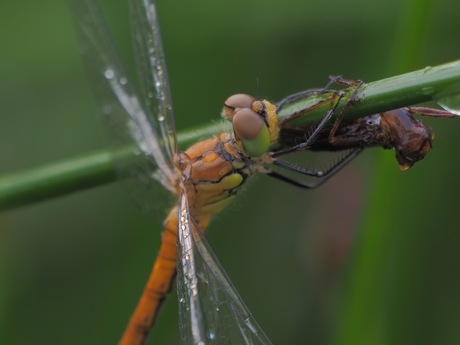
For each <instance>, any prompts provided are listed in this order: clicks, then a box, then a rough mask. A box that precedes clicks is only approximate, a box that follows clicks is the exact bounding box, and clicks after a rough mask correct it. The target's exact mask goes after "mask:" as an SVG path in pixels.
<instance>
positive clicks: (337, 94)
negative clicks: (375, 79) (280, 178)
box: [272, 91, 345, 158]
mask: <svg viewBox="0 0 460 345" xmlns="http://www.w3.org/2000/svg"><path fill="white" fill-rule="evenodd" d="M344 95H345V94H344V93H343V92H342V91H334V93H333V94H332V96H331V97H330V98H329V99H327V100H325V101H323V102H320V103H318V104H321V106H323V105H324V104H325V103H329V102H330V103H331V108H330V109H329V110H328V111H327V112H326V114H325V115H324V116H323V118H322V119H321V121H320V122H319V123H318V124H317V125H316V126H315V128H314V130H313V131H312V132H311V133H310V135H309V136H308V138H306V140H305V141H304V142H302V143H300V144H297V145H294V146H292V147H290V148H288V149H284V150H280V151H277V152H274V153H272V157H273V158H276V157H281V156H284V155H287V154H289V153H292V152H296V151H304V150H306V149H308V148H309V147H310V146H311V144H312V143H313V142H314V141H315V140H316V138H317V137H318V135H319V134H320V133H321V131H322V130H323V128H324V126H326V124H327V123H328V121H329V120H330V119H331V117H332V115H333V114H334V112H335V110H336V109H337V106H338V105H339V103H340V100H341V99H342V98H343V97H344ZM311 110H312V108H308V109H307V110H306V112H309V111H311Z"/></svg>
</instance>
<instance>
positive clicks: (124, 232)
mask: <svg viewBox="0 0 460 345" xmlns="http://www.w3.org/2000/svg"><path fill="white" fill-rule="evenodd" d="M112 3H114V2H110V1H106V2H105V4H104V5H105V6H104V9H105V10H106V12H107V14H108V21H109V24H110V26H111V28H112V29H113V32H114V34H115V36H116V37H117V38H118V39H119V43H120V44H119V46H120V48H121V51H122V54H123V56H124V57H125V58H126V59H127V60H128V61H131V57H130V55H129V50H130V42H129V36H130V32H129V27H128V21H127V8H128V7H127V4H124V3H122V4H117V5H116V7H115V5H114V4H112ZM65 5H66V3H65V2H61V1H52V0H44V1H39V2H30V3H28V4H24V3H20V2H13V1H9V2H5V1H4V2H2V3H0V13H2V14H3V16H2V21H1V24H0V28H1V30H0V42H1V44H2V49H1V51H2V53H1V54H0V71H1V73H0V75H1V78H0V107H1V115H0V173H10V172H13V171H16V170H22V169H28V168H31V167H35V166H37V165H39V164H43V163H48V162H53V161H56V160H59V159H63V158H68V157H71V156H73V155H76V154H80V153H84V152H87V151H91V150H93V149H96V148H100V147H102V146H103V145H104V141H103V140H102V139H101V138H102V136H101V134H100V132H101V130H100V128H99V122H98V117H97V115H98V111H97V108H96V106H95V105H94V102H93V99H92V96H91V90H90V89H89V88H88V86H87V83H86V79H85V75H84V70H83V67H82V63H81V59H80V57H79V56H78V48H77V42H76V37H75V34H74V32H73V27H72V22H71V17H70V14H69V12H68V8H67V7H66V6H65ZM157 5H158V11H159V16H160V22H161V29H162V34H163V43H164V46H165V50H166V59H167V64H168V68H169V75H170V79H171V85H172V93H173V101H174V105H175V112H176V124H177V127H178V128H179V130H180V129H186V128H190V127H192V126H196V125H200V124H203V123H207V122H209V121H212V120H213V119H215V118H216V117H217V116H218V114H219V112H220V108H221V105H222V102H223V100H224V99H225V98H226V97H227V96H228V95H230V94H232V93H236V92H247V93H252V94H255V95H257V96H259V97H267V98H269V99H271V100H275V101H276V100H279V99H281V98H282V97H284V96H286V95H288V94H291V93H293V92H297V91H300V90H302V89H306V88H311V87H319V86H322V85H324V84H325V83H326V82H327V76H328V75H337V74H342V75H343V76H344V77H346V78H350V79H362V80H367V81H371V80H377V79H381V78H384V77H388V76H391V75H392V74H394V73H400V72H404V71H408V70H391V69H390V66H391V65H393V66H394V65H395V64H394V61H395V60H398V56H401V59H402V58H404V57H405V56H406V55H407V54H410V52H409V49H408V50H407V51H406V49H405V48H406V46H405V45H404V44H399V46H398V48H397V49H396V50H395V48H394V47H395V40H397V39H398V37H399V36H401V35H403V33H402V32H400V31H399V32H398V30H402V29H400V28H404V26H403V25H400V24H398V23H401V21H402V20H404V18H403V17H402V15H403V13H404V12H403V11H402V9H401V8H402V7H401V6H402V5H401V2H400V1H396V0H392V1H386V2H383V1H381V2H378V3H375V2H369V1H363V0H349V1H339V0H332V1H327V2H326V1H323V2H314V1H284V2H281V1H270V0H268V1H267V0H265V1H241V0H235V1H231V2H230V1H228V2H221V1H215V2H211V1H193V2H184V1H162V0H159V1H158V4H157ZM431 7H432V8H431V9H430V13H431V15H430V18H429V20H426V23H425V26H424V27H425V35H424V37H425V38H424V41H423V42H422V43H421V46H420V51H419V53H418V54H416V58H414V59H413V62H412V65H411V66H410V67H407V68H408V69H410V70H412V69H418V68H422V67H425V65H436V64H439V63H443V62H447V61H450V60H454V59H458V58H459V56H460V45H459V44H458V32H459V29H460V24H459V23H458V18H457V17H458V13H459V9H460V5H459V3H458V1H454V0H445V1H442V2H434V1H433V4H432V6H431ZM411 15H414V16H415V15H417V14H416V13H413V14H411ZM406 29H407V28H406ZM409 43H410V42H407V47H409V46H410V44H409ZM411 49H412V48H411ZM130 71H133V68H132V66H131V67H130ZM429 122H430V124H431V125H432V127H433V128H434V129H435V131H436V134H437V137H436V140H435V143H434V146H435V148H434V149H433V152H432V153H430V154H429V155H428V156H427V158H426V159H425V160H424V161H423V162H420V163H419V164H417V165H416V166H415V167H414V168H413V169H411V170H410V171H407V172H400V171H399V170H398V167H397V164H396V161H395V160H394V158H393V153H392V152H382V151H381V150H377V149H374V150H368V151H367V152H366V153H364V154H363V155H362V157H360V158H359V159H357V160H356V161H355V162H353V164H351V165H350V166H349V167H347V168H346V169H345V170H344V171H343V172H341V173H340V174H338V175H337V176H336V177H334V179H332V180H331V181H330V182H328V183H327V184H326V185H325V186H323V187H322V188H321V189H319V190H316V191H303V190H297V189H295V188H294V187H291V186H287V185H285V184H282V183H281V182H278V181H274V180H270V179H269V178H267V177H260V178H258V179H257V180H256V181H255V182H253V183H252V184H250V185H249V186H248V188H247V190H246V191H245V192H244V193H242V195H241V196H240V197H239V198H238V200H237V201H235V202H234V203H233V204H232V205H231V206H230V207H229V209H228V210H225V211H224V212H223V214H221V215H219V216H218V217H216V219H215V221H214V222H213V224H212V226H211V228H210V230H209V233H208V235H209V236H208V238H209V241H210V242H211V244H212V246H213V248H215V251H216V253H217V255H218V256H219V258H220V259H221V261H222V264H223V266H224V267H225V268H226V269H227V271H228V273H229V275H230V277H232V279H233V281H234V283H235V285H236V286H237V288H238V289H239V291H240V292H241V295H242V296H243V297H244V299H245V300H246V302H247V304H248V306H249V307H250V308H251V310H252V311H253V313H254V315H255V316H256V318H257V319H258V320H259V322H260V324H261V325H262V327H264V329H266V331H267V333H268V335H269V336H270V337H271V338H272V340H273V342H274V343H275V344H308V343H311V344H331V343H333V342H335V343H337V344H391V345H394V344H409V343H411V344H413V343H417V344H455V343H458V341H459V339H460V331H459V329H458V324H459V321H460V320H459V319H460V312H459V310H460V297H459V296H460V294H459V293H458V291H460V277H459V274H458V270H457V266H458V264H457V263H458V262H460V255H459V254H458V253H460V251H459V250H458V248H459V247H460V233H459V231H458V228H459V226H458V225H457V222H458V220H457V217H456V216H457V215H456V212H457V209H458V205H459V203H458V195H459V194H460V182H459V181H458V178H457V177H458V176H459V172H460V165H459V164H458V163H457V159H456V157H457V156H458V154H457V147H458V145H457V141H456V138H457V137H458V136H456V135H455V133H457V132H458V130H459V129H460V122H457V121H455V120H434V121H429ZM376 157H383V159H382V160H381V161H379V162H377V159H376ZM158 203H160V204H161V205H162V207H163V208H164V209H166V208H167V206H168V205H166V204H165V203H164V201H162V200H158ZM375 210H381V211H382V212H380V213H378V212H377V213H376V212H375ZM161 221H162V219H161V218H157V219H154V220H153V221H152V220H150V219H147V218H146V217H145V216H143V215H141V214H139V213H138V212H137V210H136V209H135V208H134V206H132V204H131V202H130V200H127V199H126V198H125V194H124V191H123V190H121V189H120V188H119V187H117V186H115V185H111V186H106V187H100V188H96V189H94V190H90V191H85V192H81V193H77V194H74V195H70V196H67V197H63V198H59V199H55V200H50V201H47V202H43V203H40V204H37V205H32V206H28V207H25V208H22V209H17V210H14V211H9V212H7V213H4V214H2V215H0V343H1V344H114V343H116V341H117V340H118V338H119V336H120V335H121V333H122V331H123V328H124V326H125V324H126V322H127V320H128V318H129V315H130V313H131V311H132V309H133V308H134V305H135V303H136V302H137V298H138V296H139V295H140V293H141V291H142V289H143V285H144V282H145V280H146V278H147V275H148V273H149V271H150V266H151V264H152V262H153V259H154V256H155V254H156V251H157V249H158V246H159V239H160V233H161ZM363 224H364V226H363V227H362V229H361V230H360V232H359V233H357V232H356V231H357V229H359V228H360V225H361V226H362V225H363ZM382 230H385V231H382ZM175 299H176V297H175V295H174V294H173V295H172V296H171V298H169V299H168V301H167V303H166V305H165V307H164V309H163V311H162V315H161V316H160V318H159V321H158V323H157V325H156V327H155V330H154V331H153V332H152V335H151V337H150V340H149V343H150V344H154V343H155V344H177V343H178V337H177V334H178V327H177V306H176V300H175Z"/></svg>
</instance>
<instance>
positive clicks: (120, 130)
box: [71, 0, 351, 345]
mask: <svg viewBox="0 0 460 345" xmlns="http://www.w3.org/2000/svg"><path fill="white" fill-rule="evenodd" d="M71 6H72V12H73V14H74V16H75V19H76V22H77V27H78V32H79V36H80V41H81V45H82V51H83V56H84V58H85V60H86V63H87V67H88V71H89V75H90V78H91V79H92V84H93V86H94V89H95V93H96V96H97V98H98V100H99V102H100V104H101V109H102V114H103V118H104V120H105V122H106V123H107V126H108V127H110V131H111V133H114V136H115V137H117V139H118V140H120V142H122V143H123V145H124V144H125V143H127V142H129V143H130V144H131V146H129V147H131V148H132V150H133V152H132V157H134V160H135V162H133V161H130V162H128V163H126V162H124V163H126V164H124V163H122V164H121V166H120V170H121V171H122V174H123V173H127V174H128V175H134V176H135V177H136V178H139V179H141V180H143V181H145V182H146V183H148V184H159V185H161V186H162V187H164V189H165V190H167V191H169V193H170V194H172V195H173V196H175V198H176V200H177V202H176V204H175V206H173V207H172V209H171V211H170V212H169V214H168V216H167V217H166V220H165V222H164V231H163V234H162V239H161V247H160V250H159V253H158V256H157V258H156V261H155V263H154V266H153V268H152V272H151V274H150V277H149V279H148V281H147V284H146V287H145V289H144V291H143V294H142V296H141V298H140V300H139V303H138V305H137V307H136V308H135V311H134V313H133V315H132V317H131V319H130V321H129V323H128V326H127V328H126V330H125V332H124V334H123V336H122V338H121V340H120V344H124V345H126V344H142V343H144V342H145V340H146V337H147V335H148V332H149V330H150V329H151V327H152V326H153V324H154V322H155V319H156V317H157V315H158V312H159V309H160V307H161V305H162V304H163V302H164V300H165V298H166V296H167V295H168V293H169V292H170V290H171V288H172V284H173V281H174V278H175V276H176V272H177V275H178V277H177V286H178V296H179V324H180V337H181V343H182V344H200V345H201V344H211V343H215V344H217V343H218V344H271V342H270V340H269V339H268V337H267V336H266V335H265V333H264V332H263V330H262V329H261V328H260V326H259V325H258V324H257V322H256V321H255V320H254V318H253V317H252V316H251V313H250V312H249V310H248V308H247V307H246V306H245V304H244V302H243V301H242V299H241V297H240V296H239V294H238V292H237V291H236V289H235V288H234V287H233V284H232V283H231V281H230V279H229V278H228V277H227V275H226V273H225V271H224V270H223V268H222V267H221V265H220V264H219V261H218V260H217V258H216V256H215V255H214V254H213V252H212V250H211V248H210V246H209V245H208V244H207V242H206V240H205V239H204V237H203V232H204V231H205V230H206V228H207V227H208V225H209V223H210V221H211V218H212V216H213V215H214V214H215V213H217V212H218V211H220V210H221V209H222V208H223V207H225V206H226V205H227V204H228V203H229V202H230V201H231V200H232V199H233V198H234V197H235V196H236V194H237V193H238V191H239V190H240V189H241V188H242V187H243V186H244V185H245V184H246V182H247V180H248V179H250V178H251V177H252V176H254V175H255V174H257V173H265V174H268V175H270V176H273V177H276V178H279V179H287V177H283V175H281V174H280V173H276V172H274V171H272V170H271V169H270V165H271V164H272V163H273V161H274V160H275V158H272V157H271V155H270V154H269V152H268V150H269V147H270V146H271V145H273V144H275V143H276V142H277V141H278V136H279V126H278V118H277V115H276V106H275V105H274V104H272V103H270V102H269V101H267V100H256V99H255V98H253V97H252V96H249V95H246V94H238V95H234V96H231V97H229V98H228V99H227V100H226V101H225V105H224V109H223V116H224V117H225V118H226V119H227V120H228V121H230V122H231V123H232V125H233V133H226V132H224V133H221V134H219V135H216V136H215V137H212V138H209V139H205V140H202V141H200V142H198V143H196V144H195V145H193V146H192V147H190V148H189V149H187V150H186V151H184V152H181V153H179V151H178V143H177V138H176V134H175V124H174V116H173V108H172V103H171V95H170V90H169V81H168V76H167V70H166V64H165V58H164V52H163V48H162V43H161V35H160V32H159V25H158V19H157V14H156V9H155V4H154V2H153V1H151V0H132V1H130V7H131V11H132V16H133V18H134V19H135V20H134V22H133V31H134V54H135V56H136V61H137V64H136V66H137V68H138V72H139V78H140V84H141V93H140V94H139V93H138V92H137V91H136V89H135V87H134V86H133V84H131V80H130V79H129V78H128V76H127V74H126V72H125V68H124V67H123V64H122V62H121V60H120V58H119V56H118V53H117V52H116V49H115V44H114V42H113V39H112V38H111V35H110V33H109V30H108V28H107V26H106V24H105V22H104V18H103V16H102V13H101V10H100V8H99V6H98V3H97V2H96V1H94V0H73V1H71ZM319 130H320V126H319V127H318V129H317V130H316V133H319ZM314 137H315V136H314V135H312V136H311V137H310V140H308V141H307V144H308V142H312V141H314V140H313V139H314ZM307 147H308V145H307ZM350 157H351V156H350ZM137 158H138V160H136V159H137ZM277 161H278V159H277ZM346 163H347V160H346V159H344V160H341V161H340V162H339V163H338V164H335V165H334V166H332V167H331V168H330V169H328V171H321V172H313V171H308V172H307V174H309V175H313V176H317V177H319V178H320V179H321V180H324V178H327V177H328V176H332V174H333V173H334V172H335V171H337V170H338V169H340V167H341V166H343V165H344V164H346ZM136 164H137V165H136ZM286 164H287V163H286ZM316 185H317V184H304V185H303V186H304V187H305V188H314V187H316ZM176 246H177V249H176ZM176 264H177V268H176Z"/></svg>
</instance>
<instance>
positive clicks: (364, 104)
mask: <svg viewBox="0 0 460 345" xmlns="http://www.w3.org/2000/svg"><path fill="white" fill-rule="evenodd" d="M452 89H454V90H459V89H460V60H458V61H454V62H451V63H448V64H444V65H440V66H436V67H427V68H425V69H423V70H419V71H415V72H411V73H406V74H402V75H399V76H396V77H391V78H388V79H383V80H380V81H375V82H371V83H368V84H364V85H363V86H362V87H361V89H360V90H359V93H358V94H357V95H355V96H356V97H355V98H354V99H356V100H357V102H355V103H354V104H353V105H352V106H351V107H350V108H349V110H348V111H347V119H354V118H357V117H361V116H365V115H369V114H373V113H378V112H382V111H386V110H389V109H395V108H399V107H402V106H406V105H411V104H416V103H421V102H427V101H432V100H434V99H436V98H437V97H439V96H440V95H442V94H444V93H445V92H446V90H452ZM352 91H353V89H350V90H349V91H348V92H347V93H346V95H348V96H349V95H350V93H351V92H352ZM326 96H327V95H326ZM321 97H323V96H319V98H320V99H321ZM346 100H347V96H346V97H344V98H343V99H342V101H341V102H340V104H339V106H338V109H337V112H336V113H338V112H339V111H340V109H341V108H342V107H343V105H344V104H345V102H346ZM317 102H318V97H309V98H304V99H300V100H298V101H296V102H292V103H290V104H289V106H286V107H285V108H283V109H282V111H281V112H280V114H279V117H280V119H281V120H282V119H285V118H287V117H289V116H291V115H292V114H294V113H296V112H297V111H299V109H305V108H309V107H311V106H312V105H314V104H316V103H317ZM326 110H327V108H326V107H321V108H318V109H315V110H314V111H312V112H311V113H309V114H308V116H304V117H300V118H298V119H296V120H293V121H292V122H290V124H292V125H296V126H302V125H304V124H306V123H310V122H311V121H312V120H315V119H319V118H321V116H323V115H324V113H325V111H326ZM222 128H228V124H227V123H224V122H223V121H217V122H215V123H213V124H210V125H207V126H203V127H200V128H197V129H192V130H188V131H185V132H182V133H179V135H178V140H179V143H180V148H181V149H184V148H186V147H188V146H190V145H191V144H193V143H195V142H197V141H198V140H200V139H202V138H206V137H210V136H212V135H214V134H216V132H218V131H219V130H222ZM122 158H123V154H122V155H121V157H118V159H122ZM115 179H116V175H115V162H114V159H112V158H111V155H110V153H109V152H108V151H100V152H96V153H89V154H86V155H83V156H81V157H77V158H70V159H68V160H65V161H62V162H57V163H51V164H48V165H45V166H42V167H38V168H34V169H31V170H28V171H25V172H17V173H12V174H9V175H5V176H2V177H0V210H6V209H11V208H14V207H19V206H24V205H27V204H30V203H34V202H38V201H43V200H46V199H50V198H54V197H57V196H62V195H66V194H69V193H73V192H77V191H80V190H84V189H87V188H92V187H95V186H99V185H103V184H106V183H110V182H113V181H114V180H115Z"/></svg>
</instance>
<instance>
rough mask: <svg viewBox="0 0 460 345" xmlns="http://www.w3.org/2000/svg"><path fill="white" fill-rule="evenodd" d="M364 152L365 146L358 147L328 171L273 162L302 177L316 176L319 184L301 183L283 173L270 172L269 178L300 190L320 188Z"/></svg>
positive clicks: (283, 162)
mask: <svg viewBox="0 0 460 345" xmlns="http://www.w3.org/2000/svg"><path fill="white" fill-rule="evenodd" d="M362 150H363V146H357V147H355V148H353V149H351V150H350V151H349V152H347V154H346V155H345V156H344V157H342V158H341V159H339V160H338V161H337V162H336V163H335V164H333V165H332V166H331V167H329V168H328V169H326V170H310V169H305V168H302V167H299V166H296V165H293V164H290V163H288V162H285V161H280V160H276V161H274V162H273V164H274V165H276V166H278V167H280V168H283V169H285V170H289V171H292V172H295V173H298V174H300V175H304V176H314V177H317V178H319V180H318V181H317V182H306V181H299V180H296V179H293V178H291V177H289V176H286V175H283V174H281V173H278V172H276V171H270V172H268V173H267V175H268V176H271V177H273V178H276V179H278V180H281V181H284V182H287V183H289V184H292V185H294V186H296V187H300V188H305V189H313V188H316V187H319V186H320V185H322V184H323V183H324V182H326V181H327V180H328V179H329V178H331V177H332V176H334V174H335V173H337V172H338V171H339V170H340V169H342V168H343V167H344V166H345V165H346V164H348V163H349V162H350V161H351V160H353V158H355V157H356V156H357V155H358V154H359V153H360V152H361V151H362Z"/></svg>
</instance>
